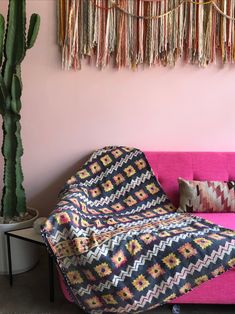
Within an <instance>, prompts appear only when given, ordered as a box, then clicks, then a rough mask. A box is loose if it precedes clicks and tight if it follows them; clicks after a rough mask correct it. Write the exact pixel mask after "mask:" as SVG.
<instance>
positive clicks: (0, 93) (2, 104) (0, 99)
mask: <svg viewBox="0 0 235 314" xmlns="http://www.w3.org/2000/svg"><path fill="white" fill-rule="evenodd" d="M7 100H9V97H8V93H7V88H6V85H5V82H4V79H3V77H2V75H1V74H0V114H1V115H4V113H5V110H6V107H7V106H6V103H7Z"/></svg>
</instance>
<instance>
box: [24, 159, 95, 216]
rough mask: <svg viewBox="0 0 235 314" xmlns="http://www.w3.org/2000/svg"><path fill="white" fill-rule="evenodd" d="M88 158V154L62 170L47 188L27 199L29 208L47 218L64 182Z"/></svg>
mask: <svg viewBox="0 0 235 314" xmlns="http://www.w3.org/2000/svg"><path fill="white" fill-rule="evenodd" d="M89 156H90V154H89V155H86V156H85V157H84V158H82V159H81V160H79V161H78V162H77V163H76V164H74V165H73V166H71V167H69V168H68V169H67V170H64V172H62V173H60V174H59V175H58V177H57V178H56V179H55V180H53V181H51V182H50V183H49V184H48V185H47V186H45V187H44V189H43V190H41V191H40V192H39V193H38V194H37V195H36V196H34V197H32V198H31V199H28V204H29V207H33V208H36V209H37V210H38V211H39V216H46V217H47V216H48V215H49V214H50V213H51V212H52V211H53V210H54V208H55V206H56V204H57V202H58V195H59V193H60V191H61V190H62V188H63V186H64V185H65V183H66V181H67V180H68V179H69V178H70V177H71V176H72V175H74V174H75V173H76V172H77V171H78V169H79V168H80V167H81V166H82V165H83V164H84V162H85V161H86V160H87V159H88V158H89ZM42 206H43V207H42Z"/></svg>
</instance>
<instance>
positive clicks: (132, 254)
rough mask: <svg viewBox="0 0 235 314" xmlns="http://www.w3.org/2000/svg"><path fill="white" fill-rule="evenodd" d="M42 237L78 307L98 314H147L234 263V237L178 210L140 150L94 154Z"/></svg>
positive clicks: (64, 195)
mask: <svg viewBox="0 0 235 314" xmlns="http://www.w3.org/2000/svg"><path fill="white" fill-rule="evenodd" d="M42 235H43V237H44V239H45V242H46V244H47V247H48V249H49V251H50V252H51V253H52V254H53V255H54V256H55V259H56V262H57V264H58V266H59V268H60V270H61V273H62V274H63V277H64V280H65V283H66V286H67V289H68V291H69V293H70V295H71V297H72V298H73V300H74V302H75V303H77V304H78V305H79V306H80V307H82V308H83V309H84V311H85V312H87V313H92V314H101V313H128V312H132V313H138V312H146V311H147V310H149V309H151V308H154V307H156V306H159V305H161V304H164V303H167V302H169V301H171V300H173V299H174V298H176V297H177V296H180V295H182V294H185V293H187V292H188V291H190V290H191V289H193V288H194V287H196V286H198V285H200V284H202V283H203V282H205V281H207V280H209V279H212V278H213V277H216V276H218V275H220V274H222V273H224V272H225V271H227V270H229V269H231V268H233V267H234V266H235V232H234V231H232V230H228V229H225V228H223V227H220V226H218V225H215V224H213V223H211V222H209V221H206V220H204V219H202V218H199V217H195V216H193V215H191V214H185V213H176V212H175V208H174V207H173V206H172V204H171V202H170V201H169V199H168V198H167V196H166V194H165V193H164V191H163V190H162V188H161V186H160V184H159V182H158V181H157V179H156V177H155V175H154V174H153V171H152V169H151V167H150V166H149V164H148V161H147V160H146V158H145V155H144V153H143V152H141V151H140V150H138V149H134V148H127V147H117V146H112V147H105V148H103V149H101V150H98V151H96V152H95V153H93V154H92V156H91V157H90V159H89V160H88V161H87V162H86V163H85V164H84V166H83V167H82V168H81V169H80V170H79V171H78V172H77V174H76V175H75V176H73V177H72V178H71V179H69V180H68V182H67V184H66V186H65V188H64V189H63V191H62V192H61V195H60V201H59V203H58V204H57V207H56V209H55V210H54V211H53V212H52V214H51V215H50V216H49V218H48V220H47V222H46V224H45V226H44V227H43V229H42Z"/></svg>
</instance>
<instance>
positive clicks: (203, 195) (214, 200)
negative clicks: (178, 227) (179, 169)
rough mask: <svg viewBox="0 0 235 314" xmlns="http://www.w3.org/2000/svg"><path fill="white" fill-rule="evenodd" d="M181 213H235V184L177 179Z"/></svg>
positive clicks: (232, 182) (231, 182) (230, 182)
mask: <svg viewBox="0 0 235 314" xmlns="http://www.w3.org/2000/svg"><path fill="white" fill-rule="evenodd" d="M179 192H180V205H179V207H180V208H179V211H181V212H204V213H211V212H216V213H219V212H224V213H226V212H235V182H234V181H229V182H223V181H196V180H184V179H182V178H179Z"/></svg>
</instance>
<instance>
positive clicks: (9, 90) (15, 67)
mask: <svg viewBox="0 0 235 314" xmlns="http://www.w3.org/2000/svg"><path fill="white" fill-rule="evenodd" d="M39 26H40V17H39V15H38V14H32V16H31V18H30V24H29V29H28V33H27V37H26V3H25V0H9V6H8V17H7V25H6V27H5V20H4V17H3V16H2V15H1V14H0V68H1V71H0V114H1V115H2V119H3V126H2V128H3V146H2V154H3V157H4V185H3V195H2V202H1V211H0V216H3V217H6V218H11V217H13V216H23V215H24V213H25V212H26V197H25V190H24V188H23V185H22V183H23V178H24V177H23V172H22V167H21V157H22V155H23V146H22V141H21V126H20V118H21V116H20V110H21V94H22V81H21V63H22V61H23V60H24V57H25V55H26V51H27V50H28V49H30V48H32V47H33V45H34V43H35V41H36V38H37V34H38V31H39Z"/></svg>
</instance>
